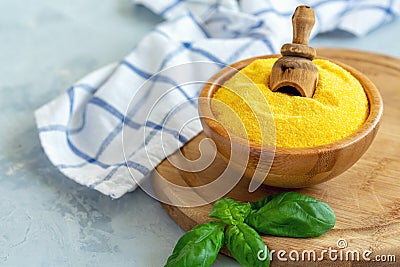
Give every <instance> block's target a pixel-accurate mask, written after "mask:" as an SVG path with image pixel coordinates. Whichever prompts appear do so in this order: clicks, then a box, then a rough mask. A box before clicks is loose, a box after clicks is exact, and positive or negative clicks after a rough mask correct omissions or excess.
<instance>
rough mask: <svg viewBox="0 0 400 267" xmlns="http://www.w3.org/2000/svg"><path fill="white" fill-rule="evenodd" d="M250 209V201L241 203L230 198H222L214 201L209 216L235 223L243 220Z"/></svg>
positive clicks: (227, 222)
mask: <svg viewBox="0 0 400 267" xmlns="http://www.w3.org/2000/svg"><path fill="white" fill-rule="evenodd" d="M250 211H251V205H250V203H241V202H239V201H235V200H233V199H231V198H224V199H220V200H217V202H215V204H214V206H213V208H212V210H211V213H210V215H209V216H210V217H211V218H217V219H220V220H221V221H222V222H224V223H226V224H233V225H236V224H238V223H242V222H244V219H245V218H246V217H247V215H249V213H250Z"/></svg>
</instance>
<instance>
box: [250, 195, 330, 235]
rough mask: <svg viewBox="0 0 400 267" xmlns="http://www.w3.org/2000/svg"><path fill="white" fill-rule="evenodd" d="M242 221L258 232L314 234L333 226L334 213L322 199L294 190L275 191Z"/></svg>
mask: <svg viewBox="0 0 400 267" xmlns="http://www.w3.org/2000/svg"><path fill="white" fill-rule="evenodd" d="M246 222H247V223H248V224H249V225H250V226H252V227H254V229H255V230H257V231H258V232H260V233H264V234H270V235H275V236H287V237H316V236H320V235H322V234H323V233H325V232H327V231H329V230H330V229H332V228H333V226H334V225H335V222H336V216H335V214H334V212H333V210H332V209H331V208H330V207H329V205H328V204H326V203H325V202H322V201H319V200H317V199H315V198H312V197H308V196H305V195H302V194H299V193H296V192H287V193H283V194H279V195H275V196H274V197H273V198H272V199H271V200H270V201H269V202H267V203H266V204H265V205H264V206H263V207H262V208H260V209H259V210H257V211H254V212H252V213H251V214H250V215H249V216H248V217H247V218H246Z"/></svg>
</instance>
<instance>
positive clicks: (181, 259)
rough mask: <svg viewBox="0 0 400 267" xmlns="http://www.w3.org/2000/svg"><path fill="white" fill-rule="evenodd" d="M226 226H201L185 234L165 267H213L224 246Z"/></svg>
mask: <svg viewBox="0 0 400 267" xmlns="http://www.w3.org/2000/svg"><path fill="white" fill-rule="evenodd" d="M224 228H225V224H224V223H221V222H209V223H204V224H199V225H197V226H195V227H194V228H193V229H192V230H190V231H189V232H187V233H186V234H184V235H183V236H182V237H181V238H180V239H179V240H178V243H177V244H176V246H175V248H174V250H173V252H172V255H171V256H169V258H168V260H167V263H166V264H165V267H188V266H196V267H197V266H201V267H206V266H211V264H212V263H213V262H214V261H215V259H216V258H217V255H218V252H219V250H220V249H221V247H222V245H223V244H224Z"/></svg>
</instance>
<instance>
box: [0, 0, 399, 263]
mask: <svg viewBox="0 0 400 267" xmlns="http://www.w3.org/2000/svg"><path fill="white" fill-rule="evenodd" d="M0 10H1V16H0V125H1V127H0V266H162V264H163V263H164V262H165V260H166V258H167V257H168V255H169V254H170V252H171V250H172V248H173V246H174V245H175V243H176V241H177V240H178V238H179V237H180V236H181V235H182V234H183V231H182V229H180V227H179V226H177V225H176V224H175V223H174V222H173V221H172V220H171V219H170V218H169V217H168V215H167V214H166V213H165V212H164V211H163V209H162V208H161V206H160V204H159V203H158V202H157V201H156V200H154V199H152V198H150V197H149V196H147V195H146V194H145V193H143V192H142V191H141V190H136V191H135V192H134V193H130V194H127V195H125V196H124V197H122V198H121V199H118V200H112V199H110V198H109V197H106V196H103V195H101V194H100V193H98V192H96V191H93V190H90V189H87V188H85V187H82V186H80V185H78V184H76V183H75V182H72V181H70V180H69V179H67V178H65V177H64V176H63V175H62V174H60V172H59V171H58V170H57V169H56V168H54V167H53V166H52V165H51V164H50V162H49V161H48V159H47V158H46V156H45V155H44V153H43V150H42V148H41V147H40V144H39V139H38V135H37V132H36V128H35V122H34V117H33V112H34V110H35V109H37V108H38V107H40V106H41V105H43V104H45V103H46V102H48V101H49V100H51V99H52V98H54V97H55V96H57V95H59V94H60V93H62V92H63V91H64V90H65V89H67V88H68V87H69V85H71V84H72V83H73V82H75V81H76V80H77V79H79V78H81V77H82V76H84V75H85V74H87V73H88V72H91V71H93V70H95V69H97V68H99V67H101V66H103V65H105V64H107V63H110V62H113V61H118V60H120V59H121V58H122V57H123V56H124V55H125V54H127V53H128V51H129V50H130V49H131V48H133V47H134V45H135V44H136V43H137V42H138V41H139V40H140V39H141V38H142V37H143V36H144V35H145V34H146V32H148V31H149V30H150V29H151V28H152V27H153V26H154V25H155V24H156V23H158V22H160V21H161V19H160V18H158V17H157V16H155V15H154V14H152V13H151V12H149V11H147V10H146V9H144V8H143V7H135V8H134V7H133V6H132V4H131V2H130V1H128V0H113V1H111V0H110V1H94V0H85V1H77V0H73V1H67V0H58V1H49V0H47V1H46V0H36V1H34V0H24V1H23V0H12V1H1V2H0ZM399 32H400V21H399V20H396V21H394V22H392V23H390V24H388V25H385V26H383V27H381V28H379V29H377V30H375V31H374V32H372V33H371V34H369V35H368V36H366V37H363V38H354V37H350V36H347V35H343V34H342V33H330V34H324V35H323V36H320V37H318V38H317V39H315V40H313V41H312V42H311V44H312V45H314V46H335V47H348V48H355V49H363V50H370V51H375V52H381V53H385V54H389V55H392V56H396V57H400V46H399V42H400V36H399V35H398V33H399ZM215 266H238V265H237V264H236V263H235V262H234V261H233V260H231V259H229V258H227V257H224V256H219V257H218V260H217V262H216V263H215Z"/></svg>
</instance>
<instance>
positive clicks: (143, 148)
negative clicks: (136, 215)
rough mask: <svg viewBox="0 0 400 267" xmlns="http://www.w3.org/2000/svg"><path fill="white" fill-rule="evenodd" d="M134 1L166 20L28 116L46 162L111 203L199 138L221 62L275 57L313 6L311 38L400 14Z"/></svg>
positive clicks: (347, 1) (276, 0)
mask: <svg viewBox="0 0 400 267" xmlns="http://www.w3.org/2000/svg"><path fill="white" fill-rule="evenodd" d="M135 2H136V4H142V5H144V6H147V7H148V8H149V9H151V10H152V11H153V12H155V13H156V14H159V15H160V16H162V17H163V18H165V22H163V23H161V24H160V25H158V26H157V27H156V28H155V29H154V30H153V31H151V32H150V33H149V34H148V35H147V36H146V37H145V38H144V39H143V40H142V41H141V42H140V43H139V44H138V45H137V46H136V48H135V49H133V51H132V52H131V53H129V54H128V55H127V56H126V57H125V58H124V59H122V60H121V61H120V62H119V63H117V64H112V65H109V66H105V67H103V68H101V69H99V70H97V71H95V72H93V73H91V74H89V75H87V76H86V77H84V78H83V79H82V80H80V81H78V82H77V83H76V84H74V85H73V86H71V88H69V89H68V90H67V92H66V93H65V94H63V95H61V96H59V97H58V98H56V99H54V100H53V101H51V102H50V103H48V104H46V105H44V106H43V107H41V108H40V109H38V110H37V111H36V114H35V115H36V120H37V127H38V131H39V136H40V140H41V143H42V146H43V148H44V150H45V152H46V154H47V156H48V157H49V159H50V160H51V162H52V163H53V164H54V165H55V166H56V167H57V168H58V169H59V170H60V171H61V172H63V173H64V174H65V175H66V176H67V177H69V178H71V179H73V180H75V181H76V182H78V183H80V184H83V185H86V186H88V187H90V188H94V189H96V190H98V191H100V192H102V193H104V194H106V195H110V196H111V197H113V198H118V197H120V196H122V195H123V194H125V193H126V192H129V191H133V190H134V189H135V188H136V187H137V185H138V183H140V181H142V180H143V179H145V178H146V177H147V176H148V175H149V173H150V172H151V171H152V170H153V169H154V167H155V166H156V165H157V164H158V163H159V162H161V160H162V159H164V158H165V157H166V156H168V155H169V154H171V153H173V152H174V151H175V150H176V149H178V148H179V147H181V146H182V145H184V144H185V142H187V141H189V140H190V139H191V138H193V137H194V136H195V135H196V134H198V133H199V132H200V131H201V125H200V123H199V120H198V119H196V118H197V116H198V115H197V106H196V96H197V95H198V93H199V90H200V89H201V86H202V83H201V82H202V81H206V80H207V79H208V78H209V77H210V76H211V75H212V74H213V73H215V72H216V71H218V70H219V69H220V68H221V67H223V66H224V65H225V64H230V63H232V62H235V61H238V60H241V59H244V58H248V57H253V56H258V55H265V54H270V53H277V52H279V49H280V47H281V45H282V44H283V43H286V42H290V41H291V35H292V26H291V19H290V17H291V15H292V13H293V11H294V9H295V7H296V6H298V5H301V4H306V5H310V6H312V7H314V10H315V15H316V24H315V26H314V30H313V33H312V35H313V36H314V35H315V34H317V33H320V32H326V31H331V30H335V29H341V30H345V31H349V32H351V33H353V34H355V35H362V34H365V33H367V32H368V31H370V30H371V29H374V28H376V27H377V26H378V25H380V24H382V23H384V22H387V21H389V20H391V19H393V18H394V17H395V16H396V15H397V14H398V13H399V11H400V0H362V1H361V0H330V1H329V0H313V1H311V0H307V1H305V0H304V1H301V0H287V1H280V0H260V1H254V0H239V1H236V0H202V1H199V0H136V1H135ZM182 64H183V65H182ZM160 71H161V72H160ZM129 170H130V172H129Z"/></svg>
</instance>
